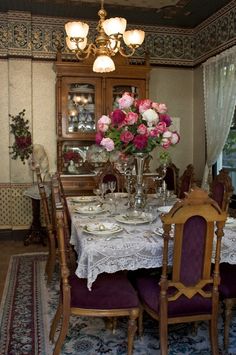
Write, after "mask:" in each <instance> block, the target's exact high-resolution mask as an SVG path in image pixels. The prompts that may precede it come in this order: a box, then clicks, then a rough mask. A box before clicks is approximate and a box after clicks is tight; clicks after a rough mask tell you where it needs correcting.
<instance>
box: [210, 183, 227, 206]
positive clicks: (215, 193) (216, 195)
mask: <svg viewBox="0 0 236 355" xmlns="http://www.w3.org/2000/svg"><path fill="white" fill-rule="evenodd" d="M212 198H213V200H215V201H216V202H217V203H218V205H219V206H220V208H222V205H223V200H224V185H223V184H222V183H221V182H219V181H217V182H216V183H215V184H214V185H213V188H212Z"/></svg>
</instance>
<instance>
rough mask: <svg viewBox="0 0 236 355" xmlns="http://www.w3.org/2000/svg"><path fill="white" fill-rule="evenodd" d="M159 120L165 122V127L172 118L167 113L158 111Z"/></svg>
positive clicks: (169, 123)
mask: <svg viewBox="0 0 236 355" xmlns="http://www.w3.org/2000/svg"><path fill="white" fill-rule="evenodd" d="M159 122H165V124H166V127H169V126H170V125H171V123H172V120H171V117H170V116H169V115H166V114H161V113H159Z"/></svg>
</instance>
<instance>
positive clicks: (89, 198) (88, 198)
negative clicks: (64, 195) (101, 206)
mask: <svg viewBox="0 0 236 355" xmlns="http://www.w3.org/2000/svg"><path fill="white" fill-rule="evenodd" d="M96 200H97V196H76V197H72V198H71V201H72V202H78V203H81V202H93V201H96Z"/></svg>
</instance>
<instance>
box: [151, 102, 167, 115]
mask: <svg viewBox="0 0 236 355" xmlns="http://www.w3.org/2000/svg"><path fill="white" fill-rule="evenodd" d="M152 107H153V108H154V109H155V110H157V112H158V113H162V114H164V113H166V112H167V107H166V105H165V104H159V103H157V102H153V104H152Z"/></svg>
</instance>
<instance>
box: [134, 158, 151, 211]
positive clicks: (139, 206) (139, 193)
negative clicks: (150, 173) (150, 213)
mask: <svg viewBox="0 0 236 355" xmlns="http://www.w3.org/2000/svg"><path fill="white" fill-rule="evenodd" d="M147 157H148V154H147V153H135V154H134V158H135V169H136V188H135V196H134V208H135V209H136V210H143V209H144V208H145V205H146V194H145V192H144V188H143V171H144V164H145V160H146V159H147Z"/></svg>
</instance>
